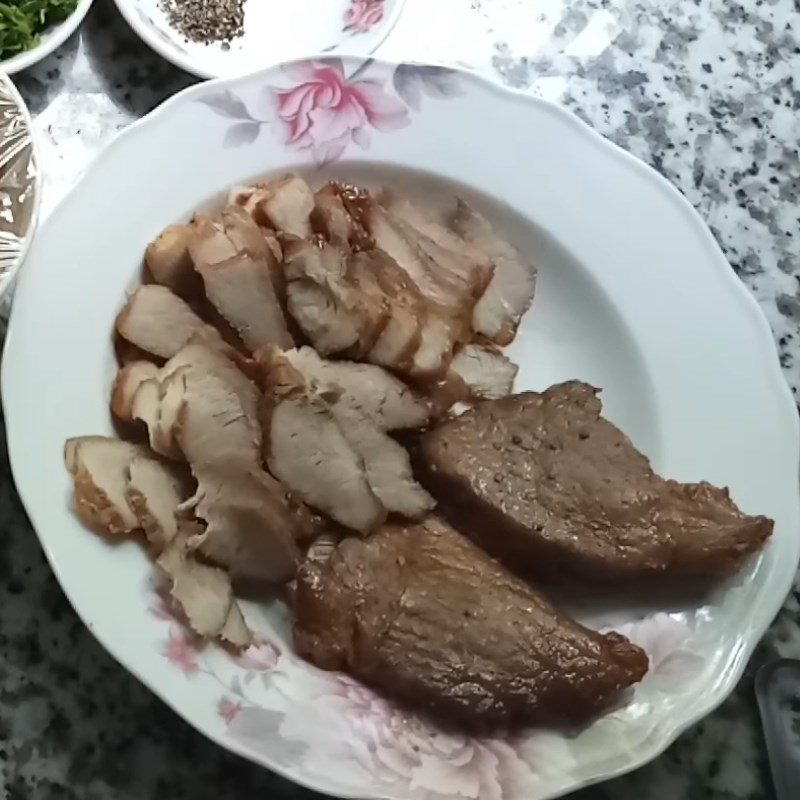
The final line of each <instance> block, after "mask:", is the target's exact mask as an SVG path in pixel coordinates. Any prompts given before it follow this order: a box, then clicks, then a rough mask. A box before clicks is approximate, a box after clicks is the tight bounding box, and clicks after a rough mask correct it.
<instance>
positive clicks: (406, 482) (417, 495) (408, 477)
mask: <svg viewBox="0 0 800 800" xmlns="http://www.w3.org/2000/svg"><path fill="white" fill-rule="evenodd" d="M329 407H330V409H331V412H332V413H333V417H334V419H335V420H336V422H337V423H338V424H339V427H340V428H341V430H342V433H343V434H344V436H345V439H347V441H348V442H349V443H350V446H351V447H352V448H353V450H354V451H355V452H356V453H357V454H358V455H359V456H360V457H361V459H362V460H363V462H364V472H365V474H366V477H367V482H368V483H369V486H370V489H372V491H373V492H374V493H375V496H376V497H377V498H378V500H380V501H381V503H382V504H383V506H384V507H385V508H386V510H387V511H389V512H390V513H395V514H401V515H402V516H404V517H409V518H410V519H417V518H419V517H422V516H423V515H424V514H425V513H427V512H428V511H430V510H431V509H432V508H433V507H434V506H435V505H436V502H435V501H434V499H433V498H432V497H431V496H430V495H429V494H428V492H426V491H425V490H424V489H423V488H422V487H421V486H420V485H419V484H418V483H417V481H416V480H414V474H413V472H412V470H411V458H410V457H409V455H408V452H407V451H406V449H405V448H404V447H402V446H401V445H400V444H399V443H398V442H396V441H395V440H394V439H392V437H391V436H389V435H388V434H386V433H384V431H382V430H381V429H380V428H379V427H378V426H377V425H376V424H375V422H374V421H373V420H372V419H371V417H369V416H368V415H367V414H365V413H364V412H363V411H361V410H359V409H357V408H354V407H352V406H349V405H347V404H344V403H333V404H332V405H329Z"/></svg>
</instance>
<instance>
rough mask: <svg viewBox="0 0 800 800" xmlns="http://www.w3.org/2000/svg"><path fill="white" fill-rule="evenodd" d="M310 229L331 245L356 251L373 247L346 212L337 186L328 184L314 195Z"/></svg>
mask: <svg viewBox="0 0 800 800" xmlns="http://www.w3.org/2000/svg"><path fill="white" fill-rule="evenodd" d="M311 227H312V228H313V229H314V232H315V233H318V234H320V235H321V236H323V237H325V239H326V240H327V241H329V242H330V243H331V244H337V245H340V246H345V247H346V246H349V247H352V248H353V249H354V250H357V251H360V250H370V249H372V248H373V247H374V243H373V241H372V238H371V237H370V236H369V234H368V233H367V232H366V230H364V227H363V226H362V225H361V223H360V222H359V221H358V220H357V219H355V218H354V217H353V215H352V214H351V213H350V211H349V210H348V208H347V206H346V204H345V202H344V200H343V199H342V190H341V187H340V186H338V185H337V184H333V183H329V184H327V185H325V186H323V187H322V189H320V190H319V191H318V192H316V193H315V194H314V210H313V211H312V212H311Z"/></svg>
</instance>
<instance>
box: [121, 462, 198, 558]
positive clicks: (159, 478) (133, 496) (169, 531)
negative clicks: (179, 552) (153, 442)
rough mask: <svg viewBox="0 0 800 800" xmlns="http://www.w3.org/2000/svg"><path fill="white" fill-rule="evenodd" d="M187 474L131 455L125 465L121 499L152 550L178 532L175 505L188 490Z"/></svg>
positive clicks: (172, 538) (161, 548)
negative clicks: (134, 516) (123, 490)
mask: <svg viewBox="0 0 800 800" xmlns="http://www.w3.org/2000/svg"><path fill="white" fill-rule="evenodd" d="M186 487H187V476H186V475H184V474H183V473H181V472H180V471H179V470H178V468H177V467H176V466H175V465H171V464H170V465H168V464H165V463H164V462H163V461H159V460H157V459H155V458H148V457H146V456H141V455H139V456H135V457H134V458H133V459H131V461H130V463H129V464H128V473H127V486H126V489H125V499H126V500H127V502H128V506H129V507H130V508H131V509H132V510H133V512H134V513H135V514H136V518H137V519H138V520H139V527H141V528H142V530H143V531H144V533H145V536H146V537H147V541H148V542H149V543H150V546H151V548H152V549H153V551H154V552H155V553H160V552H161V551H162V550H164V548H165V547H167V546H168V545H169V544H170V543H171V542H172V541H173V540H174V539H175V537H176V536H177V535H178V519H179V518H178V514H179V507H180V505H181V503H183V502H184V501H185V500H186V498H187V497H188V496H189V493H188V492H187V490H186Z"/></svg>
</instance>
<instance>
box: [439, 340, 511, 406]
mask: <svg viewBox="0 0 800 800" xmlns="http://www.w3.org/2000/svg"><path fill="white" fill-rule="evenodd" d="M518 369H519V367H517V365H516V364H514V363H513V362H512V361H511V359H510V358H508V357H507V356H506V355H504V354H503V353H502V352H501V351H500V350H498V349H497V348H494V347H486V346H484V345H479V344H468V345H465V346H464V347H462V348H460V349H459V350H458V351H456V354H455V356H454V357H453V360H452V361H451V362H450V371H451V372H452V373H454V374H455V375H457V376H458V377H459V378H460V379H461V380H462V381H463V382H464V385H465V386H466V387H467V390H468V392H469V395H470V396H471V397H477V398H480V399H486V400H494V399H496V398H498V397H505V396H506V395H509V394H511V391H512V389H513V387H514V378H516V376H517V370H518Z"/></svg>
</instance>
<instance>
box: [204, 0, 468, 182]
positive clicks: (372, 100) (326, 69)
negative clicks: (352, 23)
mask: <svg viewBox="0 0 800 800" xmlns="http://www.w3.org/2000/svg"><path fill="white" fill-rule="evenodd" d="M372 3H373V4H374V0H372ZM367 5H370V4H369V3H367ZM282 72H283V75H284V77H285V78H286V81H285V83H286V85H284V86H269V87H267V88H266V92H265V94H264V96H263V97H262V98H261V99H260V100H257V101H251V102H250V103H246V102H245V101H244V100H242V99H241V98H239V97H237V96H236V95H234V94H232V93H231V92H224V93H222V94H216V95H212V96H209V97H204V98H203V99H202V100H200V101H199V102H201V103H203V104H204V105H206V106H208V107H209V108H210V109H211V110H212V111H213V112H214V113H216V114H218V115H219V116H222V117H225V118H226V119H230V120H232V122H233V124H231V125H230V126H229V127H228V130H227V132H226V134H225V139H224V142H223V144H224V146H225V147H239V146H242V145H252V144H254V143H255V142H256V140H257V139H258V138H259V136H260V134H261V130H262V128H264V127H265V126H268V127H271V129H272V130H273V132H274V134H275V136H276V137H277V138H278V140H279V141H280V142H281V143H282V144H283V145H284V146H286V147H288V148H290V149H293V150H298V151H301V152H305V153H307V154H308V155H309V156H310V159H311V160H312V161H313V162H314V163H315V164H316V165H318V166H320V165H323V164H329V163H331V162H333V161H336V160H337V159H339V158H341V156H342V154H343V153H344V152H345V151H346V150H347V148H348V147H349V146H351V145H355V146H357V147H360V148H361V149H362V150H366V149H368V148H369V145H370V135H371V133H372V132H374V131H376V132H379V133H388V132H391V131H396V130H399V129H401V128H404V127H406V126H407V125H408V124H409V123H410V116H409V109H411V110H414V111H417V110H419V108H420V104H421V100H422V96H423V95H427V96H428V97H432V98H438V99H441V98H448V97H454V96H457V95H459V94H460V93H461V90H460V88H459V85H458V82H457V77H456V74H455V73H454V72H453V71H452V70H448V69H444V68H442V67H421V66H416V65H412V64H401V65H400V66H398V67H396V68H394V69H393V71H392V73H391V79H390V80H389V79H387V78H388V76H387V75H386V69H385V68H383V67H382V66H381V65H380V64H376V63H375V62H374V61H373V60H371V59H368V60H366V61H362V62H361V63H360V64H358V65H357V66H356V67H355V68H354V69H352V70H351V71H350V73H349V74H346V72H345V67H344V64H343V62H342V61H341V60H340V59H336V58H329V59H320V60H314V61H298V62H295V63H293V64H289V65H287V66H285V67H284V68H283V70H282Z"/></svg>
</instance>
